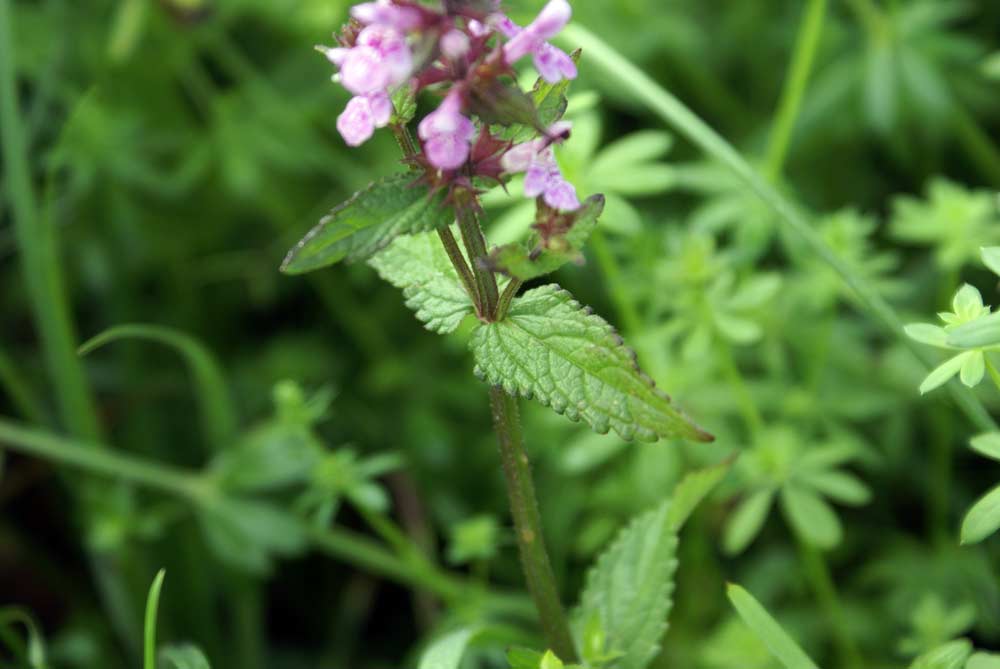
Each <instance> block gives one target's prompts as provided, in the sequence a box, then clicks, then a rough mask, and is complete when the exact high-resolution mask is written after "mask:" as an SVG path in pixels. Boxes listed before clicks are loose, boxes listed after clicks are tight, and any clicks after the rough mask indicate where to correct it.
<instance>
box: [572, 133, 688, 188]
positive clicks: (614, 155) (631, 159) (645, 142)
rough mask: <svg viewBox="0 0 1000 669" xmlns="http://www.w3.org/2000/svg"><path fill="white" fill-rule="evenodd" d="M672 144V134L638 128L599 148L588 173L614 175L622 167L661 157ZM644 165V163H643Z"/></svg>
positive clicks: (631, 166)
mask: <svg viewBox="0 0 1000 669" xmlns="http://www.w3.org/2000/svg"><path fill="white" fill-rule="evenodd" d="M673 145H674V136H673V135H671V134H670V133H669V132H665V131H663V130H640V131H638V132H633V133H632V134H630V135H626V136H625V137H623V138H622V139H619V140H617V141H615V142H612V143H611V144H609V145H608V146H606V147H604V149H602V150H601V153H600V154H599V155H598V156H597V158H596V159H594V162H593V163H592V164H591V166H590V172H589V173H590V175H591V177H593V176H594V175H595V174H596V175H601V176H603V175H605V174H607V175H608V176H610V177H614V176H615V175H616V173H618V172H620V171H621V170H622V169H623V168H633V167H635V166H637V165H642V164H643V163H648V162H650V161H653V160H656V159H657V158H661V157H663V156H664V155H665V154H666V153H667V152H669V151H670V148H671V147H672V146H673ZM643 166H644V167H645V165H643Z"/></svg>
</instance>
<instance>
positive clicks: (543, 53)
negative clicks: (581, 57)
mask: <svg viewBox="0 0 1000 669" xmlns="http://www.w3.org/2000/svg"><path fill="white" fill-rule="evenodd" d="M533 60H534V63H535V69H536V70H538V74H539V75H540V76H541V77H542V79H544V80H545V81H547V82H549V83H550V84H557V83H559V82H560V81H562V80H563V79H576V75H577V71H576V63H574V62H573V59H572V58H570V57H569V55H567V54H566V52H565V51H563V50H562V49H559V48H557V47H554V46H552V45H551V44H549V43H548V42H543V43H542V44H541V45H540V46H539V47H538V48H537V49H535V51H534V59H533Z"/></svg>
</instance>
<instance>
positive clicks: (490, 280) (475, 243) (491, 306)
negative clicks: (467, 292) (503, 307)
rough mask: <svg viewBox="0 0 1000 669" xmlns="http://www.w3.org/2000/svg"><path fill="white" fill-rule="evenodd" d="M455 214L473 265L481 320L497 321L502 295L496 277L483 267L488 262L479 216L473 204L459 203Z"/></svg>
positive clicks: (477, 306) (477, 305) (477, 307)
mask: <svg viewBox="0 0 1000 669" xmlns="http://www.w3.org/2000/svg"><path fill="white" fill-rule="evenodd" d="M455 214H456V217H457V219H458V229H459V230H461V232H462V241H463V242H464V243H465V250H466V252H467V253H468V254H469V262H470V263H471V264H472V274H473V276H474V277H475V279H476V289H477V292H478V294H479V298H480V301H479V302H478V303H477V304H476V309H477V311H478V312H479V316H480V317H481V318H485V319H486V320H489V321H492V320H495V319H496V313H497V304H498V303H499V302H500V294H499V291H498V290H497V279H496V276H494V274H493V272H491V271H490V270H489V269H488V268H486V267H484V265H483V263H484V262H485V260H486V238H485V237H484V236H483V229H482V227H481V226H480V225H479V215H478V214H477V213H476V209H475V207H474V205H473V203H471V202H459V203H458V204H457V205H456V206H455Z"/></svg>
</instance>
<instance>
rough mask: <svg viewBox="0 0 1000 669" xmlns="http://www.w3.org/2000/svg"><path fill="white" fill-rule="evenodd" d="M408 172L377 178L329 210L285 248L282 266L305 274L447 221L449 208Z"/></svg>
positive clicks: (364, 255) (369, 253)
mask: <svg viewBox="0 0 1000 669" xmlns="http://www.w3.org/2000/svg"><path fill="white" fill-rule="evenodd" d="M413 179H414V177H413V175H412V174H397V175H396V176H393V177H386V178H385V179H381V180H379V181H377V182H375V183H373V184H371V185H370V186H368V188H366V189H365V190H363V191H360V192H358V193H356V194H355V195H354V197H352V198H351V199H350V200H348V201H347V202H345V203H344V204H342V205H340V206H339V207H337V208H336V209H334V210H333V211H331V212H330V214H329V215H328V216H326V217H325V218H324V219H323V220H321V221H320V222H319V225H317V226H316V227H315V228H313V229H312V230H310V231H309V234H307V235H306V236H305V237H304V238H303V239H302V241H300V242H299V243H298V244H297V245H296V246H295V248H293V249H292V250H291V251H289V253H288V256H287V257H286V258H285V261H284V263H283V264H282V266H281V269H282V271H283V272H285V273H287V274H304V273H306V272H313V271H316V270H318V269H323V268H324V267H329V266H330V265H334V264H336V263H338V262H340V261H341V260H345V259H346V260H348V261H355V260H364V259H366V258H368V257H370V256H372V255H373V254H375V253H376V252H377V251H379V250H381V249H383V248H385V247H386V246H387V245H388V244H389V243H390V242H391V241H392V240H393V239H395V238H396V237H398V236H400V235H407V234H413V233H417V232H425V231H427V230H435V229H437V228H441V227H444V226H446V225H450V224H451V223H452V222H453V221H454V219H455V216H454V213H453V212H452V210H451V209H450V208H448V207H446V206H444V204H443V198H442V197H441V196H431V195H429V194H428V192H427V189H426V188H423V187H420V186H417V185H415V184H414V183H413Z"/></svg>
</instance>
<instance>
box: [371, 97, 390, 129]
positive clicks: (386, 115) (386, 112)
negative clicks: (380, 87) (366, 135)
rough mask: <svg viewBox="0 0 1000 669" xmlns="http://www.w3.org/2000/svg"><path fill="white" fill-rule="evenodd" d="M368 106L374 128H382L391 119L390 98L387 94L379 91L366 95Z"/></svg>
mask: <svg viewBox="0 0 1000 669" xmlns="http://www.w3.org/2000/svg"><path fill="white" fill-rule="evenodd" d="M368 108H369V109H370V110H371V115H372V122H373V123H374V124H375V127H376V128H384V127H385V126H387V125H389V121H390V119H392V111H393V108H392V99H391V98H390V97H389V94H388V93H386V92H384V91H381V92H378V93H372V94H371V95H369V96H368Z"/></svg>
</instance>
